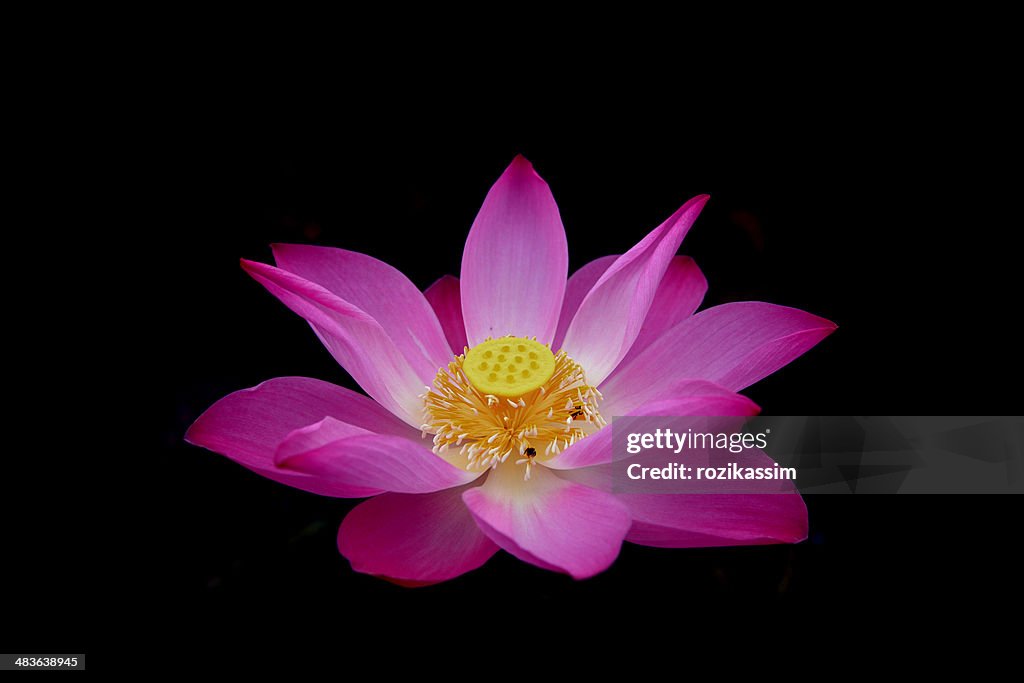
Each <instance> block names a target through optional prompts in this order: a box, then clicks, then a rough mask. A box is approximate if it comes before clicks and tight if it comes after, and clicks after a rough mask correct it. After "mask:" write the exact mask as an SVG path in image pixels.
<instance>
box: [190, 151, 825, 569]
mask: <svg viewBox="0 0 1024 683" xmlns="http://www.w3.org/2000/svg"><path fill="white" fill-rule="evenodd" d="M707 199H708V198H707V196H700V197H695V198H694V199H691V200H690V201H688V202H687V203H686V204H684V205H683V206H682V208H680V209H679V210H678V211H676V212H675V213H674V214H673V215H672V216H670V217H669V218H668V220H666V221H665V222H664V223H662V224H661V225H660V226H658V227H657V228H655V229H654V230H653V231H652V232H651V233H650V234H648V235H647V236H646V237H645V238H644V239H643V240H641V241H640V242H639V243H638V244H637V245H636V246H635V247H633V248H632V249H630V250H629V251H628V252H627V253H625V254H623V255H622V256H606V257H604V258H600V259H597V260H596V261H593V262H591V263H589V264H587V265H585V266H584V267H583V268H581V269H580V270H579V271H577V272H576V273H575V274H574V275H573V276H572V277H570V278H568V280H567V279H566V273H567V264H568V254H567V248H566V240H565V232H564V230H563V228H562V222H561V219H560V218H559V214H558V208H557V206H556V205H555V201H554V198H553V197H552V195H551V192H550V190H549V189H548V186H547V184H546V183H545V182H544V181H543V180H542V179H541V178H540V177H539V176H538V175H537V174H536V173H535V172H534V170H533V167H532V166H531V165H530V163H529V162H528V161H526V160H525V159H524V158H522V157H517V158H516V159H515V160H514V161H513V162H512V164H511V165H510V166H509V167H508V169H507V170H506V171H505V172H504V174H502V176H501V178H499V179H498V182H497V183H496V184H495V185H494V187H493V188H491V190H490V192H489V193H488V194H487V198H486V199H485V200H484V204H483V207H482V208H481V209H480V213H479V214H478V215H477V217H476V220H475V221H474V223H473V227H472V229H471V230H470V233H469V238H468V239H467V241H466V246H465V251H464V252H463V258H462V277H461V281H460V280H458V279H456V278H454V277H451V276H445V277H443V278H441V279H440V280H438V281H437V282H435V283H434V284H433V285H431V286H430V287H429V288H428V289H427V290H426V292H422V293H421V292H420V291H419V290H418V289H417V288H416V287H415V286H414V285H413V284H412V283H411V282H410V281H409V280H408V279H407V278H406V277H405V276H403V275H402V274H401V273H400V272H398V271H397V270H395V269H394V268H392V267H391V266H389V265H387V264H385V263H382V262H380V261H378V260H376V259H374V258H372V257H370V256H366V255H364V254H358V253H355V252H351V251H345V250H342V249H332V248H325V247H313V246H302V245H289V244H285V245H275V246H274V247H273V251H274V259H275V261H276V263H277V266H276V267H275V266H270V265H266V264H262V263H254V262H251V261H245V260H243V261H242V267H243V268H244V269H245V270H246V272H248V273H249V274H250V275H251V276H252V277H253V278H255V279H256V280H257V281H258V282H259V283H260V284H262V285H263V286H264V287H266V288H267V289H268V290H269V291H270V292H271V293H272V294H273V295H274V296H276V297H277V298H278V299H280V300H281V301H282V302H283V303H284V304H285V305H286V306H288V307H289V308H290V309H292V310H293V311H295V312H296V313H298V314H299V315H301V316H302V317H303V318H305V319H306V320H307V321H308V322H309V323H310V325H311V326H312V327H313V330H314V331H315V332H316V334H317V336H318V337H319V338H320V340H321V341H322V342H323V343H324V345H325V346H326V347H327V349H328V350H329V351H330V352H331V354H332V355H333V356H334V357H335V358H336V359H337V360H338V362H339V363H341V365H342V366H343V367H344V368H345V369H346V370H347V371H348V372H349V374H350V375H351V376H352V377H353V378H354V379H355V381H356V382H358V383H359V385H360V386H361V387H362V388H363V389H364V390H365V391H366V393H367V394H369V396H370V398H367V397H366V396H363V395H361V394H357V393H355V392H352V391H349V390H347V389H343V388H341V387H338V386H334V385H332V384H328V383H326V382H322V381H320V380H316V379H309V378H304V377H282V378H278V379H272V380H269V381H267V382H264V383H263V384H260V385H259V386H257V387H253V388H251V389H244V390H242V391H238V392H236V393H233V394H231V395H229V396H227V397H225V398H223V399H221V400H220V401H218V402H217V403H216V404H214V405H213V406H212V407H211V408H210V409H209V410H207V411H206V412H205V413H204V414H203V415H202V416H201V417H200V418H199V419H198V420H196V422H195V424H193V425H192V427H191V428H190V429H189V431H188V434H187V436H186V438H187V440H188V441H189V442H191V443H193V444H196V445H200V446H204V447H206V448H209V449H211V450H213V451H216V452H218V453H222V454H224V455H226V456H227V457H229V458H231V459H232V460H234V461H236V462H238V463H239V464H241V465H243V466H245V467H247V468H249V469H251V470H253V471H255V472H257V473H259V474H262V475H264V476H266V477H269V478H271V479H274V480H275V481H279V482H282V483H285V484H289V485H291V486H295V487H297V488H300V489H304V490H306V491H312V492H314V493H319V494H322V495H327V496H338V497H359V498H362V497H369V500H367V501H365V502H363V503H361V504H360V505H358V506H357V507H356V508H355V509H353V510H352V512H351V513H349V515H348V516H347V517H346V518H345V520H344V521H343V522H342V524H341V528H340V530H339V533H338V547H339V549H340V550H341V553H342V554H343V555H344V556H345V557H346V558H348V559H349V561H350V562H351V563H352V567H353V569H355V570H356V571H359V572H365V573H368V574H374V575H378V576H381V577H384V578H387V579H390V580H392V581H396V582H398V583H403V584H407V585H421V584H428V583H436V582H440V581H445V580H447V579H451V578H453V577H456V576H459V575H460V574H462V573H464V572H467V571H469V570H472V569H475V568H477V567H479V566H481V565H482V564H483V563H484V562H486V561H487V560H488V558H490V557H491V556H492V555H493V554H494V553H495V552H496V551H497V550H498V549H499V548H502V549H504V550H506V551H508V552H509V553H511V554H513V555H515V556H516V557H518V558H520V559H521V560H524V561H526V562H530V563H532V564H535V565H537V566H539V567H543V568H545V569H551V570H554V571H559V572H565V573H567V574H570V575H571V576H573V577H575V578H577V579H582V578H586V577H589V576H593V575H594V574H597V573H599V572H601V571H603V570H604V569H606V568H607V567H608V566H609V565H610V564H611V563H612V562H613V561H614V560H615V558H616V557H617V555H618V553H619V549H620V547H621V545H622V542H623V540H627V541H631V542H634V543H640V544H643V545H651V546H661V547H700V546H718V545H740V544H756V543H794V542H798V541H801V540H803V539H804V538H805V537H806V531H807V511H806V508H805V506H804V503H803V500H802V499H801V497H800V495H799V494H797V493H795V492H793V493H791V494H780V495H740V494H708V495H686V496H676V495H645V494H629V495H620V496H616V495H613V493H611V492H610V491H609V490H608V487H607V486H601V484H600V483H598V482H597V480H595V478H594V477H593V472H594V471H595V469H596V468H594V467H593V466H595V465H601V464H607V463H609V462H610V461H611V458H612V448H611V429H606V428H605V425H606V418H607V417H610V416H612V415H645V414H646V415H753V414H756V413H757V412H758V410H759V409H758V407H757V406H756V405H755V404H754V403H753V402H751V401H750V400H749V399H747V398H745V397H743V396H740V395H739V394H737V393H735V392H736V391H738V390H740V389H743V388H744V387H746V386H748V385H750V384H752V383H754V382H756V381H757V380H759V379H761V378H762V377H765V376H766V375H768V374H770V373H772V372H774V371H775V370H777V369H778V368H780V367H782V366H783V365H785V364H786V363H788V362H790V361H791V360H793V359H794V358H796V357H797V356H800V355H801V354H803V353H804V352H805V351H807V350H808V349H809V348H811V347H812V346H814V345H815V344H816V343H817V342H818V341H820V340H821V339H823V338H824V337H825V336H827V335H828V334H829V333H830V332H832V330H833V329H835V325H833V324H832V323H831V322H829V321H827V320H824V319H822V318H818V317H816V316H813V315H810V314H808V313H804V312H802V311H798V310H795V309H792V308H785V307H782V306H775V305H771V304H766V303H754V302H744V303H732V304H726V305H723V306H717V307H714V308H710V309H707V310H705V311H702V312H701V313H697V314H696V315H694V314H693V313H694V311H695V310H696V309H697V307H698V306H699V305H700V302H701V300H702V298H703V296H704V292H705V290H706V289H707V283H706V281H705V280H704V277H703V275H702V274H701V272H700V270H699V269H698V268H697V266H696V265H695V264H694V262H693V261H692V260H691V259H689V258H687V257H685V256H676V255H675V254H676V251H677V249H678V248H679V245H680V243H681V241H682V239H683V237H684V235H685V234H686V232H687V231H688V230H689V228H690V226H691V225H692V224H693V222H694V221H695V220H696V218H697V215H698V214H699V213H700V211H701V208H702V207H703V206H704V203H705V202H706V201H707ZM552 349H554V350H556V351H557V353H554V352H552ZM462 350H465V353H463V354H461V355H456V354H457V353H459V352H460V351H462ZM424 387H426V391H424ZM765 457H766V456H765Z"/></svg>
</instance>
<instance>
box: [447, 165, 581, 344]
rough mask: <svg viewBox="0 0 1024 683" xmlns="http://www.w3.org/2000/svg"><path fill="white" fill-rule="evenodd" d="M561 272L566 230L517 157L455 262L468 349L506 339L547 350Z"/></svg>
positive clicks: (544, 190)
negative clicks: (529, 340) (530, 340)
mask: <svg viewBox="0 0 1024 683" xmlns="http://www.w3.org/2000/svg"><path fill="white" fill-rule="evenodd" d="M568 267H569V253H568V248H567V246H566V242H565V230H564V228H563V227H562V219H561V217H560V216H559V214H558V206H557V205H556V204H555V199H554V197H553V196H552V195H551V190H550V189H549V188H548V185H547V183H545V182H544V181H543V180H542V179H541V177H540V176H539V175H537V173H536V172H535V171H534V170H533V166H532V165H531V164H530V162H529V161H527V160H526V159H524V158H523V157H522V156H517V157H516V158H515V159H513V160H512V163H511V164H510V165H509V167H508V168H507V169H506V170H505V172H504V173H503V174H502V175H501V177H500V178H499V179H498V182H496V183H495V184H494V187H492V188H491V190H490V192H488V193H487V197H486V198H485V199H484V203H483V206H482V207H480V213H478V214H477V216H476V220H474V221H473V227H472V229H470V231H469V237H468V238H467V239H466V248H465V251H464V252H463V254H462V275H461V283H462V313H463V317H464V319H465V321H466V337H467V339H468V340H469V345H470V346H472V345H475V344H479V343H480V342H482V341H483V340H484V339H485V338H486V337H500V336H503V335H506V334H514V335H519V336H523V337H525V336H534V335H536V337H537V340H538V341H540V342H541V343H545V344H546V343H548V342H550V341H551V340H552V339H553V337H554V335H555V327H556V326H557V325H558V312H559V311H560V310H561V307H562V296H563V295H564V294H565V278H566V274H567V271H568Z"/></svg>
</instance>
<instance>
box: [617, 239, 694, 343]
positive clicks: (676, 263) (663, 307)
mask: <svg viewBox="0 0 1024 683" xmlns="http://www.w3.org/2000/svg"><path fill="white" fill-rule="evenodd" d="M707 291H708V281H707V280H706V279H705V278H704V273H702V272H700V268H698V267H697V264H696V263H695V262H694V260H693V259H692V258H690V257H689V256H676V257H675V258H673V259H672V262H671V263H670V264H669V266H668V270H666V271H665V277H663V278H662V279H661V284H660V285H658V291H657V292H655V294H654V301H652V302H651V309H650V310H649V311H648V312H647V317H646V318H645V319H644V324H643V327H641V328H640V334H638V335H637V337H636V340H635V341H634V342H633V345H632V346H631V347H629V353H627V354H626V355H625V357H623V359H622V363H628V362H629V361H630V360H631V359H633V358H635V357H636V356H639V355H640V352H641V351H643V350H644V349H646V348H647V347H648V346H650V345H651V344H652V343H653V342H654V341H656V340H657V339H658V338H659V337H661V335H663V334H664V333H665V332H666V331H668V330H669V329H671V328H672V327H674V326H675V325H677V324H678V323H681V322H682V321H684V320H686V319H687V318H689V317H690V316H691V315H693V312H694V311H696V310H697V308H698V307H699V306H700V302H701V301H703V300H704V294H705V293H706V292H707Z"/></svg>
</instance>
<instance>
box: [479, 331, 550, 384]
mask: <svg viewBox="0 0 1024 683" xmlns="http://www.w3.org/2000/svg"><path fill="white" fill-rule="evenodd" d="M462 369H463V371H464V372H465V373H466V377H467V378H469V381H470V382H472V383H473V386H475V387H476V388H477V389H479V390H480V391H481V392H482V393H484V394H494V395H495V396H505V397H513V396H522V395H523V394H528V393H529V392H531V391H534V390H535V389H537V388H539V387H540V386H541V385H542V384H544V383H545V382H547V381H548V380H549V379H550V378H551V375H552V374H553V373H554V372H555V355H554V354H553V353H551V349H549V348H548V347H547V346H545V345H544V344H541V343H540V342H537V341H534V340H533V339H526V338H525V337H500V338H498V339H489V340H487V341H485V342H483V343H481V344H477V345H476V346H474V347H473V348H471V349H470V350H469V351H467V352H466V360H465V362H464V363H463V364H462Z"/></svg>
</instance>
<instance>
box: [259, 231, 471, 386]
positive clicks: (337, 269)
mask: <svg viewBox="0 0 1024 683" xmlns="http://www.w3.org/2000/svg"><path fill="white" fill-rule="evenodd" d="M272 248H273V250H274V260H275V261H276V262H277V266H278V267H279V268H281V269H283V270H287V271H288V272H290V273H295V274H296V275H298V276H299V277H301V278H303V279H304V280H308V281H309V282H314V283H316V284H318V285H320V286H321V287H323V288H324V289H326V290H327V291H329V292H330V293H331V294H334V295H335V296H336V297H338V298H339V299H341V300H343V301H345V302H348V303H350V304H352V305H353V306H355V307H356V308H358V309H359V310H361V311H364V312H365V313H367V314H368V315H369V316H370V317H371V318H373V319H374V320H376V321H377V322H378V323H380V326H381V327H382V328H384V331H385V332H386V333H387V335H388V336H389V337H390V338H391V341H393V342H394V343H395V346H396V347H398V350H399V351H401V352H402V355H404V356H405V358H406V360H408V361H409V365H410V366H412V368H413V369H414V370H415V371H416V372H417V374H418V375H419V376H420V378H426V381H425V382H424V383H425V384H429V380H431V379H433V377H434V375H435V374H437V369H438V368H440V367H442V366H444V365H446V364H447V363H449V362H450V361H451V359H452V355H451V349H449V348H448V343H447V342H446V340H445V337H444V332H443V331H442V330H441V324H440V323H439V322H438V320H437V316H436V315H435V314H434V309H432V308H431V307H430V304H428V303H427V300H426V299H425V298H424V296H423V293H422V292H420V290H419V289H417V288H416V285H414V284H413V283H412V282H410V281H409V278H407V277H406V276H405V275H403V274H402V273H401V272H400V271H398V270H397V269H395V268H393V267H391V266H389V265H388V264H386V263H384V262H383V261H378V260H377V259H375V258H373V257H372V256H367V255H366V254H360V253H358V252H355V251H347V250H345V249H336V248H334V247H317V246H311V245H305V244H274V245H272Z"/></svg>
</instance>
